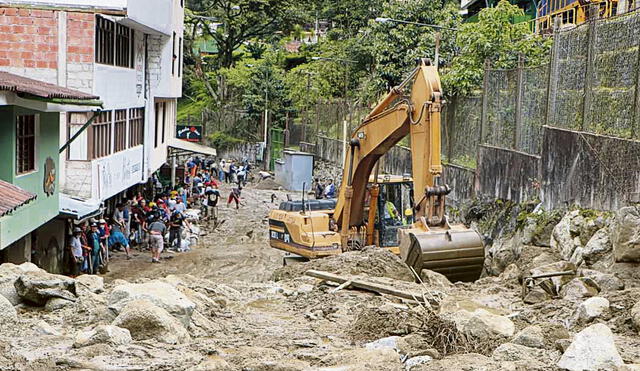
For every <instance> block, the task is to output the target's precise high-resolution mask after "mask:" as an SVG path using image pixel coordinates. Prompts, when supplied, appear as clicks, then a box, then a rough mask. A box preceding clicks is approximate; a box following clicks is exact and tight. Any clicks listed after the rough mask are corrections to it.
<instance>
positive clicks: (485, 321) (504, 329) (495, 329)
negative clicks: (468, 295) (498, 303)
mask: <svg viewBox="0 0 640 371" xmlns="http://www.w3.org/2000/svg"><path fill="white" fill-rule="evenodd" d="M459 330H461V331H462V332H463V333H465V334H467V335H471V336H474V337H476V338H479V339H494V338H500V337H505V338H508V337H511V336H513V333H514V332H515V326H514V324H513V322H511V320H510V319H509V318H507V317H505V316H500V315H496V314H493V313H490V312H488V311H486V310H484V309H478V310H476V311H475V312H473V313H472V314H471V317H470V318H469V319H468V320H467V321H464V322H463V323H462V326H461V327H459Z"/></svg>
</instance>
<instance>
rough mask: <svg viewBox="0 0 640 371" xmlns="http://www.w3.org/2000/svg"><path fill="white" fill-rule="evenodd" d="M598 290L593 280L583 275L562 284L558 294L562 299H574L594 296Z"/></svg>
mask: <svg viewBox="0 0 640 371" xmlns="http://www.w3.org/2000/svg"><path fill="white" fill-rule="evenodd" d="M599 292H600V288H599V287H598V284H597V283H596V282H595V281H594V280H592V279H590V278H585V277H578V278H574V279H572V280H571V281H569V283H567V284H566V285H564V286H562V289H561V290H560V296H561V297H563V298H564V299H568V300H572V299H573V300H575V299H581V298H587V297H591V296H596V295H598V293H599Z"/></svg>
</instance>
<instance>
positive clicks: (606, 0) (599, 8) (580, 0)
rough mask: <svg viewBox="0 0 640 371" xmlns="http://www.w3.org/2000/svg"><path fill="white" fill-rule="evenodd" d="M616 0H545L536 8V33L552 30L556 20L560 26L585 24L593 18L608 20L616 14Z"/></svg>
mask: <svg viewBox="0 0 640 371" xmlns="http://www.w3.org/2000/svg"><path fill="white" fill-rule="evenodd" d="M617 9H618V0H546V1H543V2H541V4H540V6H539V7H538V18H536V19H535V20H534V21H533V22H535V30H536V32H537V33H546V32H550V31H552V30H553V25H554V24H555V22H556V19H557V20H558V22H559V23H560V26H563V25H568V24H573V25H579V24H582V23H585V22H586V21H587V20H588V19H590V18H592V17H594V16H595V14H591V13H592V12H598V14H597V17H598V18H608V17H611V16H613V15H616V14H617Z"/></svg>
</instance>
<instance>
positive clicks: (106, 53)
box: [95, 17, 115, 64]
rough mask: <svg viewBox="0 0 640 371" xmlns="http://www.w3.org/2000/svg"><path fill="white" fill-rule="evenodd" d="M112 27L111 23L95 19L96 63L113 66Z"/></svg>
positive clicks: (100, 18) (104, 19)
mask: <svg viewBox="0 0 640 371" xmlns="http://www.w3.org/2000/svg"><path fill="white" fill-rule="evenodd" d="M114 27H115V23H113V22H112V21H110V20H108V19H106V18H102V17H97V19H96V46H95V49H96V63H102V64H113V62H114V50H113V47H114V45H113V43H114V37H113V36H114Z"/></svg>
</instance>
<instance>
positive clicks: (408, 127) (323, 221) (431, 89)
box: [269, 61, 484, 280]
mask: <svg viewBox="0 0 640 371" xmlns="http://www.w3.org/2000/svg"><path fill="white" fill-rule="evenodd" d="M442 104H443V102H442V89H441V85H440V77H439V75H438V71H437V69H436V67H433V66H430V63H428V62H427V61H420V64H419V66H418V67H417V68H416V69H415V70H414V71H413V73H412V74H411V75H410V77H409V78H408V79H407V80H405V81H404V82H403V83H402V84H401V85H400V86H398V87H396V88H394V89H393V90H392V91H391V92H390V93H389V94H388V95H387V96H386V97H385V98H384V99H383V100H382V101H381V102H380V103H379V104H378V105H377V106H376V107H375V108H374V109H373V110H372V111H371V113H369V115H368V116H367V117H366V118H365V119H364V120H363V122H362V124H361V125H360V126H358V127H357V128H356V129H355V131H354V132H353V134H352V137H351V140H350V142H349V146H350V150H349V151H348V153H347V156H346V159H345V167H344V169H343V177H342V184H341V187H340V193H339V197H338V199H337V202H336V204H335V207H333V205H332V204H329V203H326V202H321V201H306V202H298V203H283V205H282V206H281V208H280V210H274V211H272V212H271V213H270V215H269V229H270V241H271V246H272V247H274V248H277V249H281V250H285V251H287V252H290V253H293V254H296V255H299V256H302V257H305V258H309V259H313V258H319V257H323V256H328V255H334V254H340V253H342V252H343V251H349V250H357V249H360V248H362V247H363V246H368V245H376V246H380V247H384V248H388V249H390V250H391V251H393V252H395V253H399V254H400V255H401V257H402V258H403V260H404V261H405V262H407V264H408V265H409V266H411V267H413V268H414V269H415V270H416V271H417V272H420V270H422V269H423V268H426V269H431V270H435V271H438V272H440V273H443V274H445V275H447V276H448V277H449V278H450V279H451V280H474V279H477V278H478V277H479V275H480V272H481V270H482V266H483V263H484V248H483V246H482V241H481V238H480V236H479V235H478V234H477V233H476V232H474V231H473V230H470V229H468V228H466V227H464V226H462V225H450V224H449V222H448V220H447V217H446V215H445V196H446V195H447V194H448V193H449V192H450V188H449V187H448V186H447V185H444V184H442V182H441V178H440V176H441V174H442V164H441V161H440V143H441V141H440V114H441V110H442ZM407 135H409V137H410V140H411V149H412V151H411V153H412V174H413V178H402V179H399V178H397V177H396V178H391V177H389V178H387V179H385V177H384V176H382V178H381V177H380V176H378V175H377V170H376V171H375V173H376V174H375V175H374V177H373V178H372V179H371V178H370V177H371V174H372V172H374V168H376V164H377V163H378V160H379V159H380V157H381V156H383V155H384V154H385V153H387V152H388V151H389V150H390V149H391V148H392V147H393V146H394V145H396V144H397V143H398V142H399V141H400V140H401V139H402V138H404V137H405V136H407ZM403 184H404V185H405V187H406V188H407V190H406V192H405V194H408V195H409V196H407V197H402V196H400V200H401V202H398V201H397V199H398V197H397V195H398V194H400V195H402V189H400V191H398V187H402V186H403ZM394 188H395V190H394ZM392 194H394V195H395V196H394V197H393V200H392V201H391V202H392V203H393V202H396V203H394V204H393V206H394V207H395V209H396V210H403V212H401V213H399V212H389V210H390V208H388V206H389V205H388V204H387V202H388V200H389V199H390V198H391V196H390V195H392ZM379 197H381V198H379ZM403 199H405V200H406V202H405V203H406V205H404V204H403V202H402V200H403ZM383 202H384V203H383ZM406 206H408V207H409V208H410V209H412V213H406V214H412V217H411V218H410V219H411V220H409V221H410V222H411V223H409V221H408V220H407V219H406V218H402V215H404V214H405V212H404V210H405V209H406Z"/></svg>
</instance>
